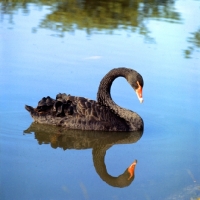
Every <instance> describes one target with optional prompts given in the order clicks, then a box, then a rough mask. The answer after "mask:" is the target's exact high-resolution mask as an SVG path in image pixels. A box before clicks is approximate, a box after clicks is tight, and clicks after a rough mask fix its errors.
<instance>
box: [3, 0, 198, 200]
mask: <svg viewBox="0 0 200 200" xmlns="http://www.w3.org/2000/svg"><path fill="white" fill-rule="evenodd" d="M80 2H83V3H84V2H85V1H80ZM116 3H117V1H116ZM0 5H1V23H0V46H1V48H0V51H1V54H0V57H1V58H0V60H1V62H0V77H1V78H0V91H1V94H0V151H1V154H0V184H1V185H0V197H1V199H6V200H7V199H20V200H21V199H75V200H76V199H137V200H138V199H148V200H149V199H150V200H154V199H162V200H163V199H167V200H170V199H178V200H179V199H192V200H193V199H199V198H200V170H199V169H200V159H199V152H200V145H199V144H200V131H199V130H200V121H199V119H200V112H199V108H200V101H199V99H200V70H199V66H200V60H199V58H200V51H199V39H198V34H199V25H200V24H199V18H200V12H199V11H200V10H199V9H200V2H199V1H193V0H186V1H174V2H171V3H169V4H168V6H167V5H165V4H161V5H160V6H158V5H157V4H156V3H153V4H152V5H149V7H148V8H149V10H150V8H153V7H156V6H158V7H159V9H160V10H161V11H162V9H164V8H165V9H166V10H167V11H168V13H169V15H164V14H160V15H159V14H157V15H156V14H155V15H153V14H151V13H148V14H147V12H144V11H142V8H143V6H142V5H146V4H143V2H140V3H139V4H138V5H140V8H138V13H137V14H138V16H139V18H138V20H139V19H141V20H142V22H140V23H138V24H136V25H135V26H133V25H131V22H130V23H129V21H128V19H129V18H128V17H127V24H128V25H126V28H123V27H124V26H125V21H123V19H120V20H122V22H121V23H122V24H120V25H118V26H117V27H115V26H114V25H113V24H115V23H116V21H115V20H114V21H110V20H111V19H110V18H108V16H107V21H106V22H105V21H104V18H103V21H102V24H98V20H97V19H98V18H95V17H91V18H89V19H88V18H87V17H88V16H85V15H84V13H87V12H86V11H87V10H86V11H85V12H84V9H83V11H81V15H80V16H83V17H82V18H84V17H85V18H86V19H87V20H92V19H93V20H94V22H91V21H89V22H90V23H91V25H90V26H91V27H90V31H89V32H88V31H87V27H84V25H83V24H82V21H81V20H82V18H81V17H80V18H78V17H79V15H78V14H76V15H75V14H74V15H73V12H72V15H70V13H68V11H65V12H66V13H65V12H61V11H62V10H58V13H57V15H51V14H52V13H54V12H55V11H56V9H57V2H54V1H52V3H51V2H50V3H49V5H47V4H44V3H43V2H37V3H36V2H30V3H27V4H26V7H23V6H22V5H23V4H21V3H20V1H19V2H18V3H16V6H12V4H11V3H10V4H8V3H7V4H6V3H3V2H1V3H0ZM102 5H103V4H102ZM62 6H63V8H65V5H64V4H63V5H62V4H61V7H62ZM91 6H94V5H91ZM104 6H105V7H106V6H107V4H105V5H104ZM116 6H117V4H116V5H115V6H114V7H112V6H111V8H110V10H111V11H112V9H113V10H114V9H116V12H120V9H118V11H117V8H116ZM66 8H73V5H72V4H70V5H68V6H67V7H66ZM94 8H95V9H97V8H96V7H94ZM100 8H101V9H104V7H100ZM100 8H99V9H100ZM125 8H126V7H125ZM85 9H86V8H85ZM95 9H94V10H95ZM134 9H137V8H136V7H133V8H130V10H131V11H130V14H131V16H133V14H134V13H132V10H134ZM127 10H129V9H127ZM77 12H78V11H77ZM82 12H83V13H82ZM102 12H103V11H102ZM161 13H164V12H163V11H162V12H161ZM108 14H109V13H108ZM102 15H103V14H102ZM104 15H106V14H105V13H104ZM116 16H118V15H116ZM119 16H121V15H119ZM119 16H118V17H119ZM167 16H168V18H167ZM171 16H177V17H175V18H174V17H171ZM61 17H62V18H61ZM98 17H99V16H98ZM102 17H103V16H102ZM61 19H62V20H63V19H65V20H63V21H59V20H61ZM114 19H115V18H114ZM116 19H118V18H117V17H116ZM95 20H96V21H95ZM120 20H119V21H120ZM44 21H47V22H48V23H47V26H46V27H44V26H42V24H43V22H44ZM133 21H134V20H133ZM89 22H88V23H89ZM56 25H57V26H60V27H61V28H60V29H57V30H56V28H55V27H56ZM143 25H144V29H142V27H143ZM69 27H72V28H71V29H70V28H69ZM111 27H115V28H111ZM62 28H63V29H62ZM64 28H65V30H64ZM61 30H63V31H61ZM141 30H146V32H148V33H146V34H145V33H142V31H141ZM147 30H148V31H147ZM144 32H145V31H144ZM195 36H196V37H195ZM121 66H124V67H129V68H133V69H135V70H137V71H138V72H139V73H140V74H141V75H142V76H143V79H144V89H143V96H144V103H143V104H140V103H139V101H138V99H137V97H136V95H135V93H134V91H133V90H132V89H131V87H130V86H129V85H128V84H127V82H126V81H125V80H124V79H123V78H119V79H117V80H116V81H115V82H114V84H113V87H112V91H111V93H112V97H113V99H114V101H115V102H116V103H117V104H119V105H120V106H122V107H125V108H128V109H131V110H134V111H136V112H137V113H138V114H139V115H140V116H141V117H142V118H143V120H144V125H145V127H144V132H143V135H142V137H141V138H140V139H138V141H135V142H134V141H133V140H132V141H131V140H129V141H130V142H127V141H125V142H122V140H117V141H116V136H112V137H113V140H111V141H108V140H107V137H106V136H105V135H104V134H103V133H102V135H101V134H100V135H98V134H97V135H95V133H94V134H90V133H85V132H78V133H76V134H77V137H76V139H74V138H73V134H72V135H70V134H69V135H66V136H65V137H60V136H59V134H60V132H59V131H60V130H51V128H49V132H45V131H44V130H41V129H39V132H38V133H36V131H30V133H27V132H24V130H27V129H28V128H29V126H30V125H31V123H32V119H31V117H30V115H29V113H28V112H27V111H26V110H25V109H24V105H25V104H28V105H31V106H36V105H37V103H38V101H39V100H40V99H41V98H42V97H43V96H48V95H49V96H51V97H52V98H55V96H56V94H57V93H59V92H65V93H67V94H71V95H77V96H83V97H87V98H90V99H96V93H97V89H98V86H99V83H100V81H101V79H102V77H103V76H104V75H105V74H106V73H107V72H108V71H109V70H110V69H112V68H115V67H121ZM104 137H105V138H104ZM112 137H111V138H112ZM66 138H67V139H66ZM88 138H89V139H88ZM91 140H92V141H93V140H94V141H95V142H94V143H92V142H91V143H90V141H91ZM124 140H125V139H124ZM88 141H89V142H88ZM100 141H104V142H105V144H104V145H105V146H106V145H108V144H112V145H113V146H112V147H111V148H110V149H108V150H107V151H106V156H105V164H106V168H107V171H108V174H110V175H112V176H119V175H120V174H122V173H124V171H125V169H126V168H127V167H128V166H129V165H130V164H131V163H132V162H133V161H134V160H135V159H137V161H138V163H137V166H136V169H135V178H134V180H133V181H132V182H131V183H130V185H129V186H127V187H124V188H119V187H113V186H111V185H109V184H108V183H106V181H104V180H103V179H102V178H101V177H100V175H99V174H98V173H97V171H96V169H95V166H94V162H93V154H92V151H93V149H94V148H95V147H96V146H98V142H99V143H100ZM109 142H110V143H109ZM90 144H93V145H92V146H91V145H90ZM70 145H71V146H70Z"/></svg>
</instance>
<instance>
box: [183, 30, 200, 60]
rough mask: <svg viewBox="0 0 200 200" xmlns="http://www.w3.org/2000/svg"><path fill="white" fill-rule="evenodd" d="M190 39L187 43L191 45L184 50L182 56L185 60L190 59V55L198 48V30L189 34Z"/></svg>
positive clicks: (199, 43) (199, 40)
mask: <svg viewBox="0 0 200 200" xmlns="http://www.w3.org/2000/svg"><path fill="white" fill-rule="evenodd" d="M191 35H192V36H191V37H189V38H188V42H189V43H190V44H191V46H189V47H188V48H187V49H186V50H184V54H185V57H186V58H191V54H192V53H193V52H194V51H195V50H196V49H197V48H200V28H199V29H198V30H197V31H196V32H194V33H191Z"/></svg>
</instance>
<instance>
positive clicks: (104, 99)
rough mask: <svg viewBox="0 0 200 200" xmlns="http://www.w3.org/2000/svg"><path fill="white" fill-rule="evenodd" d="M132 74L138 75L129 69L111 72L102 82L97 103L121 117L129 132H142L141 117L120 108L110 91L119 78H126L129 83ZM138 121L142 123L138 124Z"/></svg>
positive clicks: (118, 69)
mask: <svg viewBox="0 0 200 200" xmlns="http://www.w3.org/2000/svg"><path fill="white" fill-rule="evenodd" d="M130 73H137V72H135V71H134V70H131V69H127V68H117V69H113V70H111V71H110V72H109V73H108V74H106V75H105V76H104V78H103V79H102V81H101V82H100V85H99V89H98V93H97V101H98V103H99V104H101V105H105V106H108V107H109V108H110V110H112V111H113V112H114V113H115V114H116V115H118V116H120V117H121V118H123V119H125V121H126V122H127V125H128V127H129V131H135V130H141V129H143V121H142V119H141V118H140V116H139V115H138V114H137V113H135V112H132V111H130V110H127V109H125V108H122V107H120V106H118V105H117V104H116V103H115V102H114V101H113V100H112V97H111V94H110V90H111V85H112V83H113V81H114V80H115V79H116V78H117V77H124V78H125V79H126V80H127V81H128V78H129V74H130ZM136 121H140V122H139V123H136Z"/></svg>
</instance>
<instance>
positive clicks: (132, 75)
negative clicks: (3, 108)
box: [25, 68, 144, 131]
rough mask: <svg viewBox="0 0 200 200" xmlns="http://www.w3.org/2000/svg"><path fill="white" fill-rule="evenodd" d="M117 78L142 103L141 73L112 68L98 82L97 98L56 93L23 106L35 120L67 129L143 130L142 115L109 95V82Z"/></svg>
mask: <svg viewBox="0 0 200 200" xmlns="http://www.w3.org/2000/svg"><path fill="white" fill-rule="evenodd" d="M117 77H124V78H125V79H126V80H127V81H128V83H129V84H130V85H131V86H132V88H133V89H134V90H135V92H136V94H137V96H138V98H139V101H140V102H141V103H142V102H143V98H142V88H143V85H144V83H143V78H142V76H141V75H140V74H139V73H138V72H136V71H135V70H133V69H128V68H116V69H112V70H111V71H110V72H108V74H106V75H105V76H104V78H103V79H102V81H101V82H100V85H99V89H98V93H97V101H94V100H89V99H86V98H83V97H75V96H71V95H66V94H60V93H59V94H58V95H57V96H56V100H55V99H52V98H51V97H49V96H48V97H43V98H42V100H40V101H39V102H38V106H37V107H36V108H33V107H31V106H27V105H26V106H25V108H26V110H28V111H29V112H30V114H31V116H32V117H33V119H34V121H35V122H37V123H41V124H52V125H58V126H63V127H66V128H67V129H80V130H101V131H138V130H143V120H142V118H141V117H140V116H139V115H138V114H137V113H135V112H133V111H131V110H127V109H125V108H122V107H120V106H118V105H117V104H116V103H115V102H114V101H113V100H112V98H111V95H110V89H111V85H112V82H113V81H114V80H115V79H116V78H117Z"/></svg>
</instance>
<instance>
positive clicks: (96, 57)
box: [84, 56, 102, 60]
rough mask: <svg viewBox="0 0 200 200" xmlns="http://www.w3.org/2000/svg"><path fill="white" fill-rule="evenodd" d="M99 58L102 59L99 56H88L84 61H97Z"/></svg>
mask: <svg viewBox="0 0 200 200" xmlns="http://www.w3.org/2000/svg"><path fill="white" fill-rule="evenodd" d="M101 58H102V57H101V56H89V57H86V58H84V60H98V59H101Z"/></svg>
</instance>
